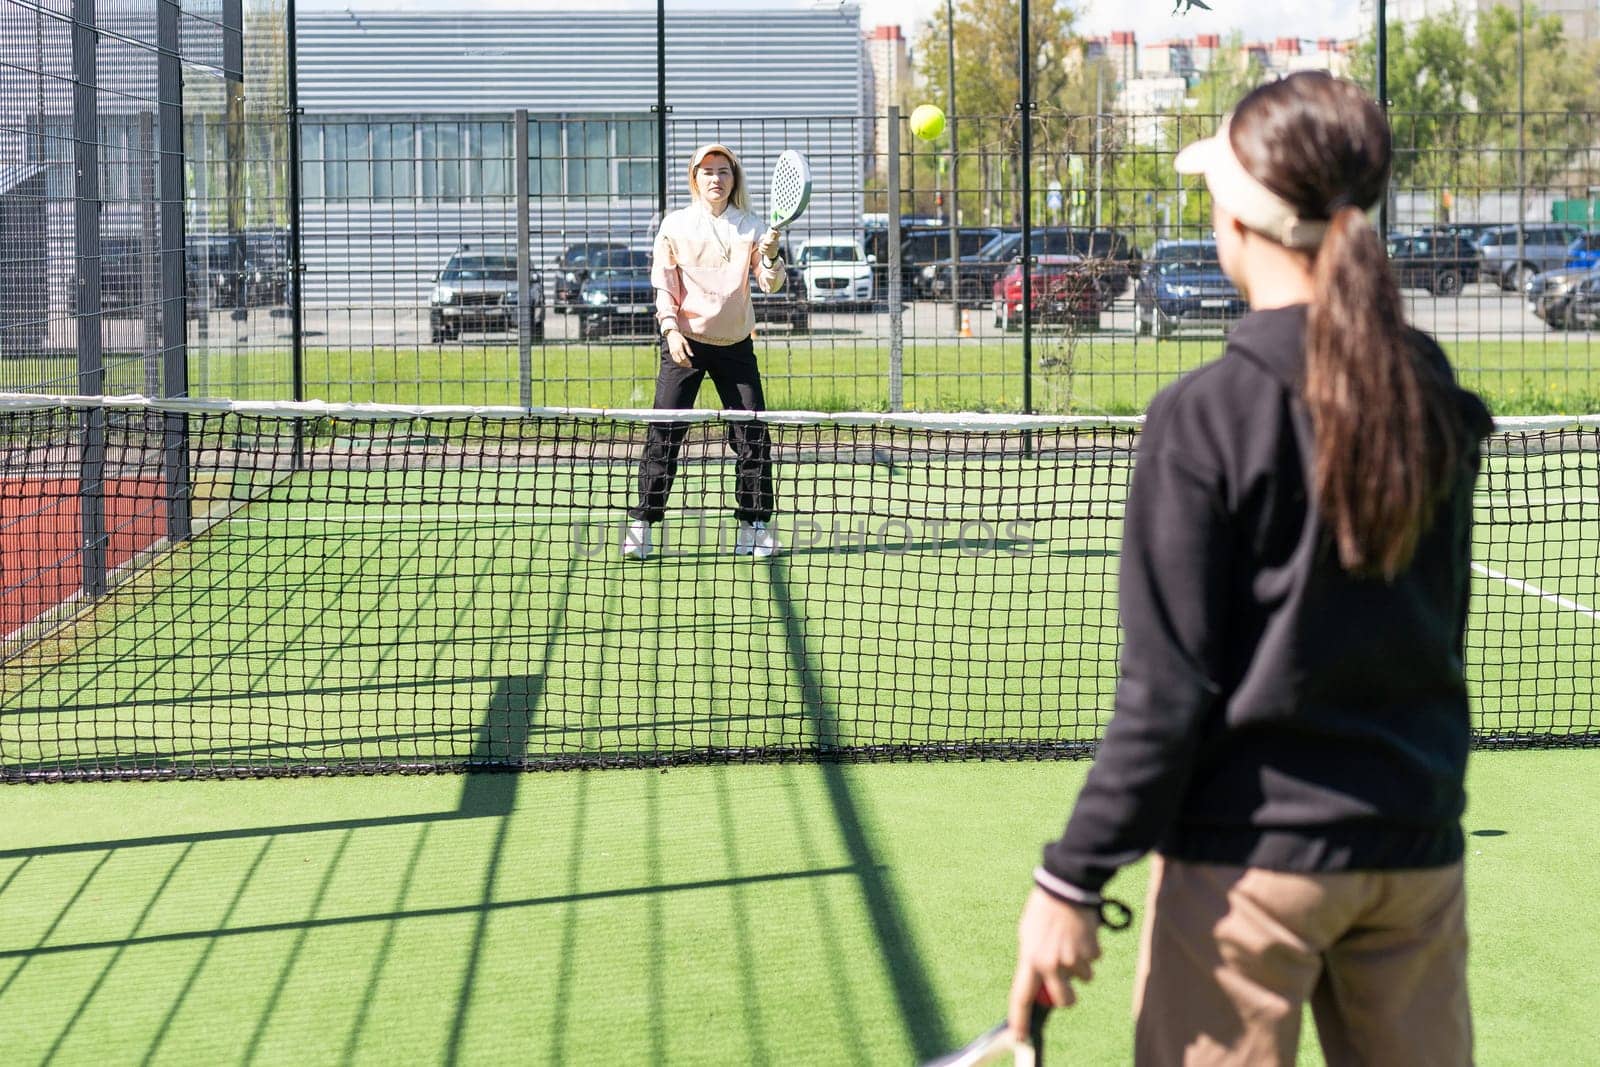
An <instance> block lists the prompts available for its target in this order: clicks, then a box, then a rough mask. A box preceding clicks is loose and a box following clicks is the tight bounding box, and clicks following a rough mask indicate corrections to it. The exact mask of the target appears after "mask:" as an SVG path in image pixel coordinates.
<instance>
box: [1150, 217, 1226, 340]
mask: <svg viewBox="0 0 1600 1067" xmlns="http://www.w3.org/2000/svg"><path fill="white" fill-rule="evenodd" d="M1248 310H1249V304H1248V302H1247V301H1246V300H1245V298H1244V296H1243V294H1241V293H1240V292H1239V290H1238V288H1237V287H1235V286H1234V284H1233V282H1232V281H1231V280H1229V278H1228V276H1227V275H1226V274H1224V273H1223V272H1222V264H1221V263H1220V262H1218V260H1217V243H1216V242H1215V241H1177V240H1161V241H1157V242H1156V243H1155V245H1154V246H1152V247H1151V249H1150V254H1149V255H1148V256H1146V257H1145V258H1144V262H1143V263H1142V264H1141V266H1140V269H1139V280H1138V282H1137V283H1136V284H1135V285H1134V290H1133V320H1134V325H1135V328H1136V329H1137V330H1138V332H1139V333H1141V334H1149V335H1150V336H1152V337H1154V338H1155V339H1156V340H1158V341H1159V340H1161V339H1162V338H1165V337H1170V336H1172V334H1173V332H1174V331H1175V330H1176V329H1177V328H1178V327H1179V326H1181V325H1183V324H1185V323H1190V322H1221V323H1229V322H1233V321H1236V320H1238V319H1240V318H1243V317H1244V314H1245V312H1246V311H1248Z"/></svg>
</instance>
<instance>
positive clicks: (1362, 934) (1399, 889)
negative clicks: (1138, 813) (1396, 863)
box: [1133, 856, 1472, 1067]
mask: <svg viewBox="0 0 1600 1067" xmlns="http://www.w3.org/2000/svg"><path fill="white" fill-rule="evenodd" d="M1152 864H1153V866H1152V869H1151V874H1150V894H1149V899H1148V901H1147V907H1146V912H1145V916H1146V917H1145V924H1144V934H1143V937H1142V940H1141V944H1140V947H1139V969H1138V975H1137V978H1136V979H1135V982H1134V994H1133V996H1134V1000H1133V1010H1134V1015H1135V1017H1136V1023H1135V1027H1134V1062H1135V1063H1136V1064H1139V1065H1141V1067H1166V1065H1169V1064H1171V1065H1178V1064H1182V1065H1185V1067H1201V1065H1203V1067H1221V1065H1230V1067H1231V1065H1243V1064H1249V1065H1251V1067H1254V1065H1256V1064H1292V1063H1294V1061H1295V1052H1296V1049H1297V1047H1298V1045H1299V1042H1300V1018H1301V1009H1302V1007H1303V1006H1304V1004H1305V1003H1306V1001H1307V1000H1309V1001H1310V1002H1311V1011H1312V1015H1313V1017H1314V1018H1315V1020H1316V1024H1317V1036H1318V1038H1319V1039H1320V1040H1321V1043H1322V1050H1323V1054H1324V1056H1325V1057H1326V1058H1327V1061H1328V1065H1329V1067H1344V1065H1347V1064H1348V1065H1356V1064H1360V1065H1362V1067H1375V1065H1385V1064H1395V1065H1402V1064H1403V1065H1406V1067H1427V1065H1439V1067H1463V1065H1467V1064H1471V1063H1472V1018H1471V1013H1470V1009H1469V1005H1468V1001H1467V975H1466V965H1467V927H1466V892H1465V888H1464V885H1463V882H1462V872H1461V865H1460V864H1459V863H1457V864H1455V865H1454V866H1451V867H1440V868H1433V869H1424V870H1406V871H1351V872H1341V873H1337V874H1290V873H1286V872H1282V871H1268V870H1261V869H1259V868H1253V867H1233V866H1224V865H1218V864H1199V863H1183V862H1178V861H1174V860H1163V859H1162V858H1161V857H1159V856H1156V857H1152Z"/></svg>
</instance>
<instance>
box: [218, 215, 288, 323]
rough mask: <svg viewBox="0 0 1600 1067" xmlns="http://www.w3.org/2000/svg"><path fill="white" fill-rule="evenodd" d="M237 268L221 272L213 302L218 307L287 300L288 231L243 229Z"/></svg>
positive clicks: (266, 304) (277, 302)
mask: <svg viewBox="0 0 1600 1067" xmlns="http://www.w3.org/2000/svg"><path fill="white" fill-rule="evenodd" d="M243 237H244V246H243V247H244V251H243V261H242V262H241V263H240V265H239V269H238V270H237V271H232V270H225V271H221V272H220V273H219V275H218V277H217V285H216V290H215V299H214V300H213V303H215V304H219V305H221V306H222V307H270V306H272V305H276V304H285V303H287V302H288V300H289V233H288V231H287V230H280V229H271V230H246V231H245V232H244V234H243Z"/></svg>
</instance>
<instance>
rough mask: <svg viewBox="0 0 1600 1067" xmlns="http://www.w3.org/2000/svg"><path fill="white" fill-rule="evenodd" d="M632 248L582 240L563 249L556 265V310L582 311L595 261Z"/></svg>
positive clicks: (564, 312)
mask: <svg viewBox="0 0 1600 1067" xmlns="http://www.w3.org/2000/svg"><path fill="white" fill-rule="evenodd" d="M629 247H630V246H629V245H627V244H625V243H624V242H622V241H579V242H578V243H576V244H570V245H568V246H567V247H566V248H564V249H562V251H561V254H560V255H559V256H557V257H556V260H555V264H554V270H555V279H556V292H555V308H556V310H557V311H559V312H562V313H563V314H566V313H570V312H573V311H577V310H579V305H580V304H581V303H582V301H581V300H579V295H580V294H581V293H582V292H583V283H584V282H585V281H586V280H588V277H589V271H590V269H591V267H592V263H593V260H594V258H595V257H596V256H598V255H602V254H604V253H606V252H626V251H628V249H629Z"/></svg>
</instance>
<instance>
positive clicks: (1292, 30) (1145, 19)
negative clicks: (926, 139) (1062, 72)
mask: <svg viewBox="0 0 1600 1067" xmlns="http://www.w3.org/2000/svg"><path fill="white" fill-rule="evenodd" d="M1041 2H1048V0H1041ZM1206 2H1207V3H1209V4H1210V5H1211V10H1210V11H1201V10H1199V9H1198V8H1196V9H1195V10H1193V11H1190V12H1188V13H1187V14H1183V15H1174V14H1173V13H1172V0H1079V2H1078V4H1077V6H1078V9H1079V11H1080V12H1081V13H1082V14H1081V16H1080V18H1079V20H1078V25H1079V29H1080V30H1081V31H1082V32H1083V33H1085V34H1104V33H1109V32H1111V31H1112V30H1133V31H1134V32H1135V33H1137V34H1138V36H1139V42H1140V43H1141V44H1145V43H1149V42H1151V41H1159V40H1163V39H1165V38H1168V37H1192V36H1193V35H1195V34H1197V33H1217V34H1221V35H1222V36H1224V37H1226V36H1227V35H1228V34H1230V33H1232V32H1233V31H1235V30H1238V31H1239V32H1241V33H1242V34H1243V35H1244V36H1245V37H1246V38H1248V39H1251V40H1256V39H1261V38H1266V39H1271V38H1274V37H1302V38H1317V37H1354V36H1355V35H1356V34H1357V33H1359V32H1360V30H1361V29H1362V27H1361V15H1360V3H1359V0H1270V2H1268V3H1263V2H1261V0H1206ZM860 4H861V25H862V26H863V27H864V28H870V27H872V26H876V25H878V24H880V23H894V22H898V23H899V24H900V25H901V26H903V27H904V28H905V29H906V31H907V35H908V36H909V35H910V32H911V29H912V26H914V25H917V24H920V23H921V22H923V21H925V20H926V19H927V18H928V17H929V16H930V15H931V14H932V13H933V12H934V11H936V10H939V9H941V8H943V7H944V4H945V0H860Z"/></svg>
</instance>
